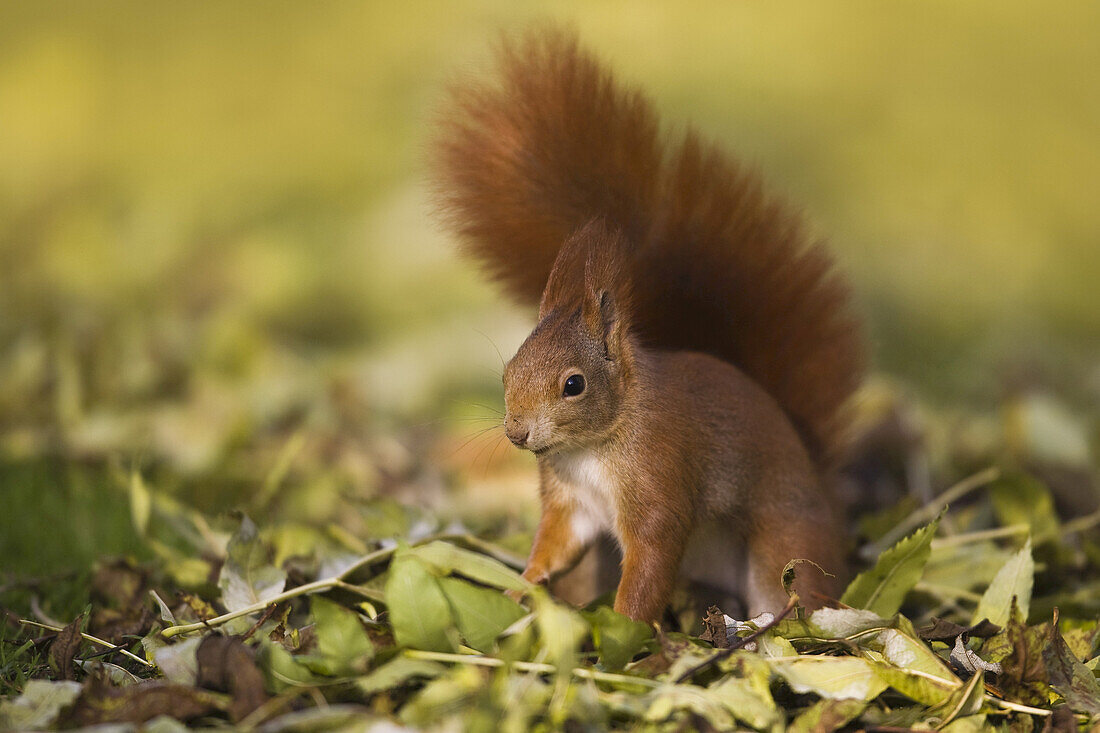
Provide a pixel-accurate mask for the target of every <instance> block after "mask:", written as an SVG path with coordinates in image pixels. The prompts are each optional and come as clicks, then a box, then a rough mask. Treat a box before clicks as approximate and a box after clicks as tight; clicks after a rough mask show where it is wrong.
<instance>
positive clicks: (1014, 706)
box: [985, 695, 1053, 717]
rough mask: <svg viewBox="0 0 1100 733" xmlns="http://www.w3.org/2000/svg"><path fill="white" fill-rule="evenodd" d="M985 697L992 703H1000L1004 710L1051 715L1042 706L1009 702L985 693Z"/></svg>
mask: <svg viewBox="0 0 1100 733" xmlns="http://www.w3.org/2000/svg"><path fill="white" fill-rule="evenodd" d="M985 699H986V700H989V701H990V702H992V703H995V704H997V705H1000V706H1001V707H1002V708H1004V709H1006V710H1014V711H1016V712H1017V713H1028V714H1029V715H1042V716H1044V717H1046V716H1048V715H1053V713H1052V712H1051V711H1050V710H1043V709H1042V708H1033V707H1031V706H1029V705H1021V704H1020V703H1018V702H1009V701H1008V700H1001V699H1000V698H996V697H990V696H989V695H986V696H985Z"/></svg>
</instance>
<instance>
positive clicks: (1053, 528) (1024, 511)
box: [989, 474, 1059, 541]
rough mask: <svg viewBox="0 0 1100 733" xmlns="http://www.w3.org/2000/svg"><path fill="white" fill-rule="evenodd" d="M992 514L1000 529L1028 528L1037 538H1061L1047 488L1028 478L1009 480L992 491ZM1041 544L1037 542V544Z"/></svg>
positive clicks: (1005, 480) (995, 484) (1019, 477)
mask: <svg viewBox="0 0 1100 733" xmlns="http://www.w3.org/2000/svg"><path fill="white" fill-rule="evenodd" d="M989 495H990V498H991V499H992V501H993V511H994V512H995V513H996V515H997V520H998V521H999V522H1000V524H1001V525H1003V526H1005V527H1007V526H1010V525H1013V524H1026V525H1028V526H1029V527H1030V528H1031V536H1032V537H1035V538H1039V537H1048V538H1053V537H1056V536H1057V534H1058V526H1059V522H1058V515H1057V513H1056V512H1055V510H1054V500H1053V499H1052V498H1051V495H1050V491H1049V490H1048V489H1047V487H1046V486H1045V485H1044V484H1042V483H1040V482H1039V481H1037V480H1036V479H1034V478H1032V477H1031V476H1028V475H1026V474H1019V475H1015V476H1006V477H1004V478H1001V479H1000V480H998V481H995V482H994V483H993V485H992V486H990V487H989ZM1037 541H1038V540H1037Z"/></svg>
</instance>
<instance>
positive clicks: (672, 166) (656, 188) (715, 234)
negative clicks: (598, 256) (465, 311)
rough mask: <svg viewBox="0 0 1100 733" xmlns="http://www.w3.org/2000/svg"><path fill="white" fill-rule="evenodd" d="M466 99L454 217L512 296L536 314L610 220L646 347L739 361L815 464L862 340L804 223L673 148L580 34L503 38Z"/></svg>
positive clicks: (458, 92)
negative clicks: (567, 252) (588, 235)
mask: <svg viewBox="0 0 1100 733" xmlns="http://www.w3.org/2000/svg"><path fill="white" fill-rule="evenodd" d="M452 92H453V94H452V99H451V101H450V104H449V105H448V106H447V107H446V108H445V109H444V110H443V113H442V114H441V115H440V127H441V133H440V134H439V136H438V138H437V139H436V141H435V145H434V148H433V152H434V160H433V164H434V166H433V170H434V176H435V184H436V187H437V190H438V195H439V200H440V204H441V208H442V210H443V212H444V217H445V220H446V222H447V223H448V224H449V226H450V227H452V228H453V229H454V230H455V231H456V232H457V233H458V234H459V235H460V236H461V237H462V240H463V243H464V246H465V247H466V249H467V251H468V252H469V253H471V254H472V255H474V256H475V257H476V258H477V259H479V260H480V261H481V262H482V263H483V264H484V266H485V267H486V268H487V269H488V271H489V272H490V273H491V274H492V275H493V276H494V277H496V278H497V279H499V280H500V281H501V282H502V283H503V284H504V286H505V288H506V289H507V290H508V292H509V293H510V294H511V295H512V296H514V297H515V298H516V299H517V300H519V301H520V302H523V303H529V304H537V303H539V301H540V297H541V296H542V293H543V290H544V288H545V286H546V284H547V279H548V277H549V274H550V272H551V269H552V267H553V265H554V261H555V259H556V257H557V255H558V252H559V250H560V249H561V246H562V244H563V242H565V241H566V239H567V238H568V237H569V236H570V235H571V234H572V233H574V232H575V231H576V230H577V229H579V228H580V227H582V226H584V225H585V224H586V223H588V222H590V221H591V220H593V219H596V218H600V219H602V220H603V221H604V222H605V223H606V224H607V225H608V226H610V227H614V228H616V229H619V230H621V232H622V233H623V234H624V235H625V241H626V242H628V243H629V244H628V246H629V248H630V249H629V252H627V253H626V257H625V260H626V261H625V262H622V263H619V267H620V269H621V270H622V271H623V272H624V273H625V275H626V276H627V277H629V278H630V290H631V298H630V322H631V324H632V327H633V329H634V331H635V332H636V333H637V335H638V336H639V338H640V339H641V340H642V343H644V344H646V345H648V346H650V347H653V348H661V349H674V350H694V351H702V352H705V353H709V354H712V355H714V356H716V357H718V358H721V359H724V360H726V361H728V362H730V363H733V364H735V365H736V366H738V367H739V368H740V369H741V370H742V371H744V372H745V373H747V374H748V375H749V376H750V377H752V379H754V380H755V381H756V382H757V383H759V384H760V385H761V386H762V387H763V388H764V389H765V390H767V391H768V392H769V393H770V394H771V395H772V396H773V397H774V398H775V400H776V401H777V402H778V403H779V404H780V405H781V406H782V408H783V409H784V411H785V412H786V413H787V415H788V416H789V417H790V419H791V421H792V422H793V423H794V425H795V427H796V428H797V429H798V430H799V432H800V433H801V434H802V436H803V438H804V439H805V440H806V442H807V447H808V448H809V449H810V451H811V453H812V454H813V455H815V456H816V457H817V458H818V459H819V460H825V459H826V458H828V457H829V456H831V455H832V453H833V451H834V450H835V448H836V447H837V440H838V438H837V436H838V434H839V428H840V425H838V419H839V418H838V416H839V414H840V412H841V408H842V406H843V405H844V403H845V402H846V401H847V400H848V398H849V397H850V396H851V394H852V392H853V391H854V390H855V388H856V387H857V386H858V384H859V382H860V379H861V377H862V373H863V364H864V344H863V340H862V335H861V330H860V328H859V324H858V322H857V320H856V319H855V318H854V317H853V315H852V313H851V310H850V297H849V292H848V288H847V286H846V284H845V283H844V281H843V280H842V279H840V278H839V277H838V276H837V275H836V274H835V273H834V272H833V271H832V264H833V263H832V260H831V258H830V257H829V255H828V253H827V252H826V251H825V249H824V248H823V247H822V245H821V244H820V243H818V242H812V241H809V240H808V239H807V236H806V234H805V231H804V228H803V226H802V224H801V222H800V219H799V217H798V216H797V215H795V214H794V213H793V212H791V211H790V209H788V208H787V207H786V206H785V205H784V204H783V203H782V202H780V201H779V200H777V199H775V198H774V197H771V196H769V195H767V194H766V192H765V191H764V189H763V186H762V184H761V182H760V181H759V179H758V178H757V177H756V176H755V175H753V174H751V173H750V172H748V171H744V170H742V169H741V168H740V167H739V166H738V165H737V164H736V163H735V162H733V161H732V160H731V159H730V158H729V157H727V156H726V155H724V154H723V153H722V152H721V151H720V150H718V149H717V148H715V147H714V146H711V145H708V144H705V143H703V142H701V141H700V139H699V138H698V136H697V135H696V134H695V133H694V132H690V131H689V132H688V133H687V134H685V135H684V136H683V137H682V139H681V140H679V141H678V142H675V143H666V142H665V141H664V140H663V139H662V137H661V133H660V130H659V126H658V122H657V117H656V114H655V113H654V111H653V108H652V106H651V105H650V103H649V101H648V100H647V99H646V98H645V96H644V95H642V94H641V93H640V92H639V91H637V90H635V89H632V88H628V87H623V86H620V85H619V84H617V83H616V82H615V81H614V79H613V78H612V76H611V74H610V73H609V72H608V71H607V70H606V69H604V68H603V67H602V66H600V64H599V63H598V62H597V61H596V60H595V59H594V58H593V57H592V56H591V55H589V54H587V53H585V52H584V51H582V50H581V49H580V48H579V46H578V43H577V40H576V38H575V36H574V35H572V34H570V33H567V32H564V31H560V30H556V29H545V28H544V29H538V30H535V31H531V32H528V33H527V34H525V35H523V36H522V37H520V38H518V39H514V40H510V41H506V42H504V44H503V46H502V48H501V51H500V54H499V74H498V77H497V78H496V79H495V80H494V81H493V83H468V82H466V83H459V84H456V85H455V86H454V87H453V90H452ZM580 279H582V278H578V280H580ZM581 285H582V283H581V282H579V281H578V283H577V287H578V288H579V287H580V286H581ZM561 297H566V296H565V295H564V294H563V295H562V296H561Z"/></svg>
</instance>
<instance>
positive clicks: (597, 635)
mask: <svg viewBox="0 0 1100 733" xmlns="http://www.w3.org/2000/svg"><path fill="white" fill-rule="evenodd" d="M581 615H582V616H584V618H585V620H586V621H588V623H589V624H591V625H592V640H593V642H595V644H596V650H597V651H598V652H599V653H600V661H601V662H603V665H604V667H606V668H607V669H622V668H623V667H625V666H626V665H627V663H628V662H630V660H631V659H633V658H634V655H635V654H637V653H638V652H639V651H641V649H642V647H643V646H645V644H646V642H648V641H649V640H650V639H652V638H653V630H652V629H650V628H649V626H647V625H646V624H644V623H642V622H640V621H634V620H633V619H631V618H628V617H626V616H624V615H622V614H621V613H616V612H615V611H614V610H612V609H611V608H608V607H607V606H600V607H599V608H597V609H596V610H595V611H592V612H589V613H584V614H581Z"/></svg>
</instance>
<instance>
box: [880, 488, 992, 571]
mask: <svg viewBox="0 0 1100 733" xmlns="http://www.w3.org/2000/svg"><path fill="white" fill-rule="evenodd" d="M1000 476H1001V471H1000V469H998V468H997V467H996V466H991V467H989V468H987V469H985V470H984V471H979V472H978V473H976V474H974V475H973V476H969V477H967V478H964V479H963V480H962V481H960V482H959V483H957V484H955V485H954V486H952V487H951V488H949V489H948V490H947V491H945V492H943V493H942V494H940V495H939V496H937V497H936V498H935V499H933V500H932V501H930V502H928V503H927V504H925V505H924V506H922V507H920V508H919V509H917V510H916V511H914V512H913V513H912V514H910V515H909V516H908V517H906V518H905V519H903V520H902V521H901V522H899V523H898V524H897V525H895V527H894V528H893V529H892V530H890V531H889V532H887V533H886V534H885V535H883V536H882V537H881V538H880V539H879V540H878V542H873V543H871V544H869V545H864V546H863V548H862V549H860V551H859V554H860V557H862V558H863V559H864V560H874V559H875V558H877V557H878V556H879V555H881V554H882V551H883V550H885V549H886V548H888V547H890V546H891V545H893V544H894V543H895V542H897V541H898V540H900V539H901V538H902V537H904V536H905V535H907V534H909V532H911V531H912V530H914V529H916V528H917V527H919V526H921V525H922V524H927V523H928V522H931V521H932V520H933V519H934V518H935V517H936V515H937V514H939V513H940V510H942V509H943V508H944V507H946V506H947V505H948V504H950V503H951V502H953V501H955V500H956V499H959V498H961V497H963V496H965V495H966V494H969V493H970V492H971V491H973V490H974V489H980V488H981V487H983V486H985V485H986V484H989V483H992V482H993V481H996V480H997V479H998V478H1000Z"/></svg>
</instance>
